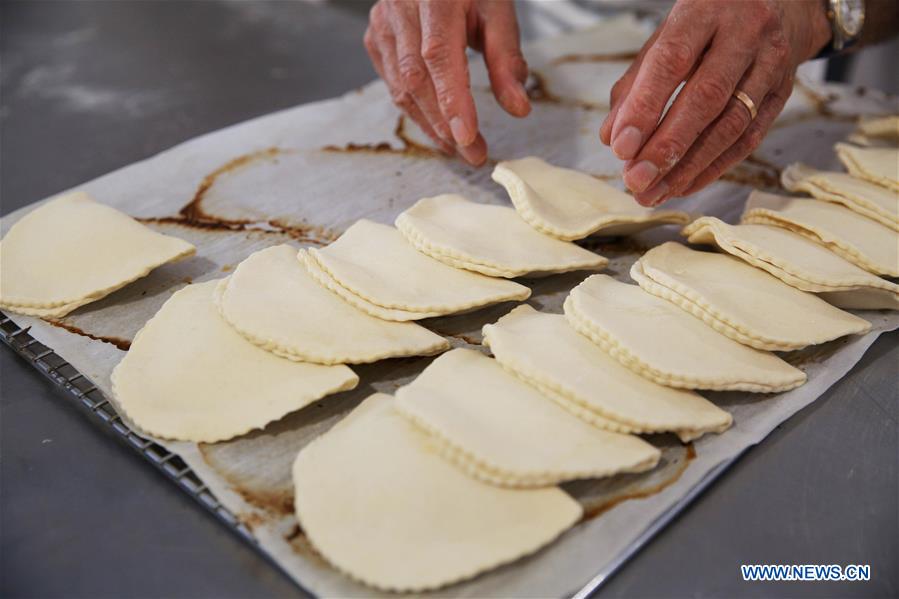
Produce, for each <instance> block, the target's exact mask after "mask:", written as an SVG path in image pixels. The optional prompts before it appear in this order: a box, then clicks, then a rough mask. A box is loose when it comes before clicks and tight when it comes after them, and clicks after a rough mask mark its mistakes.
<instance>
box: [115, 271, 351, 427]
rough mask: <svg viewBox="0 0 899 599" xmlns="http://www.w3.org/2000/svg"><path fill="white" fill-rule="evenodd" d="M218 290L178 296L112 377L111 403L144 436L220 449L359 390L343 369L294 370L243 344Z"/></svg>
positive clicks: (209, 285) (200, 288)
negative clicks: (216, 296) (219, 304)
mask: <svg viewBox="0 0 899 599" xmlns="http://www.w3.org/2000/svg"><path fill="white" fill-rule="evenodd" d="M218 283H219V281H218V280H213V281H207V282H205V283H198V284H194V285H188V286H187V287H185V288H183V289H181V290H180V291H177V292H175V293H174V294H173V295H172V297H171V298H169V300H168V301H167V302H166V303H165V304H163V306H162V308H160V309H159V312H157V313H156V315H155V316H153V318H151V319H150V320H149V321H147V324H145V325H144V327H143V328H142V329H141V330H140V331H139V332H138V333H137V335H136V336H135V338H134V341H133V342H132V343H131V349H130V350H129V351H128V353H127V354H126V355H125V357H124V358H123V359H122V361H121V362H119V364H118V365H117V366H116V367H115V370H113V372H112V391H113V395H114V396H115V398H116V400H117V401H118V404H119V406H121V408H122V409H123V410H124V411H125V413H126V414H127V415H128V417H129V418H130V419H131V420H132V421H133V422H134V423H135V424H136V425H137V426H138V427H140V429H141V430H143V431H145V432H147V433H149V434H151V435H155V436H158V437H162V438H165V439H175V440H179V441H194V442H207V443H212V442H215V441H224V440H225V439H230V438H232V437H236V436H238V435H242V434H244V433H247V432H249V431H251V430H253V429H259V428H262V427H264V426H265V425H266V424H268V423H269V422H273V421H275V420H278V419H280V418H281V417H283V416H285V415H286V414H289V413H290V412H293V411H296V410H299V409H300V408H302V407H304V406H307V405H309V404H311V403H312V402H314V401H316V400H318V399H321V398H322V397H324V396H326V395H330V394H332V393H337V392H338V391H346V390H348V389H352V388H353V387H355V386H356V384H357V383H358V382H359V377H357V376H356V374H355V373H354V372H353V371H352V370H350V369H349V368H347V367H346V366H322V365H321V364H307V363H305V362H292V361H290V360H285V359H284V358H279V357H278V356H276V355H274V354H272V353H270V352H267V351H265V350H264V349H262V348H260V347H257V346H255V345H253V344H252V343H250V342H249V341H247V340H246V339H244V338H243V337H242V336H241V335H240V334H239V333H238V332H237V331H235V330H234V329H232V328H231V327H230V326H229V325H228V323H226V322H225V321H224V320H223V319H222V317H221V316H220V315H219V312H218V310H217V309H216V307H215V303H214V302H213V292H214V290H215V288H216V286H217V285H218Z"/></svg>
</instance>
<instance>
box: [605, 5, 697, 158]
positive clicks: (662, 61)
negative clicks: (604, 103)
mask: <svg viewBox="0 0 899 599" xmlns="http://www.w3.org/2000/svg"><path fill="white" fill-rule="evenodd" d="M710 12H713V11H703V10H699V11H697V10H694V9H693V6H692V5H691V4H680V3H678V4H676V5H675V6H674V8H673V9H672V10H671V16H669V18H668V20H667V21H666V22H665V24H664V25H663V26H662V31H661V32H660V33H659V37H658V38H657V39H656V41H655V43H654V44H653V45H652V47H651V48H649V49H648V50H647V51H646V56H645V57H644V59H643V62H642V64H641V65H640V68H639V70H638V72H637V75H636V77H635V78H634V82H633V85H632V87H631V90H630V92H629V93H628V94H627V97H626V98H625V99H624V102H623V103H622V105H621V109H620V110H619V111H618V114H617V116H616V118H615V124H614V126H613V127H612V151H613V152H615V154H616V155H617V156H618V157H619V158H621V159H623V160H630V159H632V158H633V157H634V156H636V155H637V153H638V152H639V151H640V148H641V147H643V144H644V143H645V142H646V140H648V139H649V137H650V136H651V135H652V133H653V131H654V130H655V129H656V126H657V125H658V122H659V119H660V118H661V116H662V112H663V111H664V109H665V106H666V105H667V104H668V99H669V98H670V97H671V94H672V93H674V90H675V89H677V87H678V86H679V85H680V84H681V82H682V81H684V79H686V77H687V75H688V74H689V73H690V71H691V70H692V69H693V65H694V64H695V63H697V62H698V61H699V59H700V57H701V56H702V53H703V50H704V49H705V47H706V45H707V44H708V42H709V40H710V39H711V38H712V35H713V33H714V26H713V25H712V17H713V15H712V14H708V13H710Z"/></svg>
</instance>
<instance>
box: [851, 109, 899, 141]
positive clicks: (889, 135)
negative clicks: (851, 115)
mask: <svg viewBox="0 0 899 599" xmlns="http://www.w3.org/2000/svg"><path fill="white" fill-rule="evenodd" d="M857 131H858V132H859V133H861V134H862V135H864V136H866V137H871V138H875V139H885V140H889V141H894V142H899V115H895V114H892V115H886V116H869V117H862V118H861V119H859V121H858V129H857Z"/></svg>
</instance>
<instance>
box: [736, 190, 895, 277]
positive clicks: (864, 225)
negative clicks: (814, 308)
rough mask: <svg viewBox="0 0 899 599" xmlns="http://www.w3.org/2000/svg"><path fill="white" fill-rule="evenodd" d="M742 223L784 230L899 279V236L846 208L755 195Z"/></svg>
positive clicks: (749, 200)
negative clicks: (770, 226) (771, 226)
mask: <svg viewBox="0 0 899 599" xmlns="http://www.w3.org/2000/svg"><path fill="white" fill-rule="evenodd" d="M741 222H742V223H746V224H757V225H773V226H776V227H783V228H784V229H787V230H789V231H792V232H793V233H797V234H798V235H802V236H803V237H806V238H808V239H811V240H812V241H814V242H815V243H818V244H820V245H823V246H824V247H826V248H827V249H829V250H830V251H832V252H833V253H835V254H837V255H839V256H842V257H843V258H845V259H846V260H848V261H849V262H852V263H853V264H855V265H856V266H860V267H862V268H864V269H865V270H867V271H869V272H872V273H874V274H877V275H887V276H890V277H899V232H897V231H894V230H893V229H890V228H889V227H885V226H883V225H882V224H880V223H878V222H876V221H874V220H871V219H870V218H867V217H864V216H861V215H860V214H857V213H855V212H853V211H852V210H849V209H848V208H844V207H843V206H839V205H837V204H832V203H830V202H821V201H819V200H810V199H803V198H791V197H786V196H780V195H774V194H771V193H764V192H761V191H753V192H752V193H751V194H749V199H748V200H747V202H746V209H745V212H744V213H743V218H742V220H741Z"/></svg>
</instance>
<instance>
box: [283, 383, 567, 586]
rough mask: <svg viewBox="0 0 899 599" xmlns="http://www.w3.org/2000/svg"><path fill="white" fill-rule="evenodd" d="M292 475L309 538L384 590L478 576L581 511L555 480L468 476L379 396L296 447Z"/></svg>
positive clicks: (532, 547)
mask: <svg viewBox="0 0 899 599" xmlns="http://www.w3.org/2000/svg"><path fill="white" fill-rule="evenodd" d="M293 480H294V485H295V487H296V495H295V505H296V515H297V520H298V521H299V524H300V527H301V528H302V530H303V531H304V532H305V533H306V535H307V536H308V538H309V541H310V542H311V543H312V545H313V546H314V547H315V548H316V549H317V550H318V551H319V553H321V555H322V556H324V558H325V559H326V560H328V562H330V563H331V564H332V565H334V567H336V568H337V569H338V570H340V571H342V572H344V573H345V574H347V575H348V576H350V577H352V578H354V579H355V580H358V581H360V582H362V583H364V584H367V585H369V586H372V587H376V588H379V589H382V590H387V591H411V592H422V591H426V590H429V589H436V588H438V587H442V586H445V585H448V584H452V583H455V582H460V581H462V580H465V579H468V578H472V577H474V576H476V575H478V574H480V573H482V572H485V571H487V570H491V569H493V568H496V567H498V566H500V565H502V564H506V563H509V562H512V561H515V560H517V559H519V558H521V557H524V556H526V555H529V554H531V553H533V552H535V551H537V550H538V549H539V548H541V547H543V546H544V545H546V544H548V543H550V542H552V541H553V540H554V539H555V538H556V537H558V536H559V535H560V534H562V533H563V532H564V531H565V530H567V529H568V528H569V527H571V526H572V525H573V524H574V523H575V522H577V521H578V520H579V519H580V518H581V515H582V510H581V507H580V505H579V504H578V503H577V502H576V501H575V500H574V499H572V498H571V497H569V496H568V495H566V494H565V493H564V492H563V491H561V490H560V489H558V488H556V487H550V488H546V489H531V490H522V489H503V488H501V487H496V486H493V485H488V484H485V483H483V482H480V481H477V480H475V479H473V478H471V477H470V476H467V475H466V474H465V473H463V472H461V471H460V470H458V469H457V468H455V467H453V466H452V465H451V464H449V463H448V462H446V461H445V460H443V459H442V458H441V457H440V456H438V455H437V454H436V453H434V451H433V450H432V449H431V440H430V439H429V438H428V436H427V435H426V434H424V433H423V432H421V431H420V430H419V429H418V428H417V427H415V426H413V425H412V424H411V423H409V422H408V421H407V420H406V419H404V418H402V417H401V416H400V415H399V414H398V413H397V412H396V410H395V409H394V401H393V398H392V397H390V396H389V395H382V394H376V395H372V396H371V397H369V398H368V399H366V400H365V401H364V402H363V403H362V404H361V405H360V406H359V407H358V408H356V409H355V410H353V412H352V413H351V414H350V415H349V416H347V417H346V418H344V419H343V420H342V421H341V422H339V423H338V424H337V425H335V426H334V428H332V429H331V430H330V431H328V432H327V433H325V434H324V435H322V436H321V437H319V438H318V439H315V440H314V441H312V442H311V443H310V444H309V445H307V446H306V447H305V448H304V449H303V450H302V451H300V454H299V455H298V456H297V459H296V461H295V462H294V465H293Z"/></svg>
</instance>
